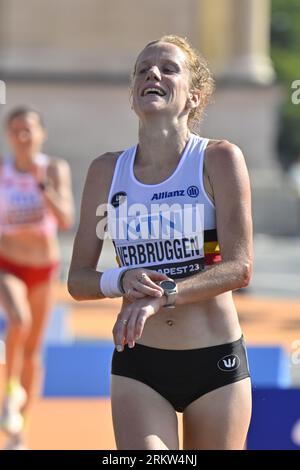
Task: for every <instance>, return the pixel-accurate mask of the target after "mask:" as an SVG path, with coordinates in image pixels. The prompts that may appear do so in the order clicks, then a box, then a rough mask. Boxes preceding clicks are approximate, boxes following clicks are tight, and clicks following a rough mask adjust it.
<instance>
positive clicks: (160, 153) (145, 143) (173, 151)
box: [137, 125, 191, 166]
mask: <svg viewBox="0 0 300 470" xmlns="http://www.w3.org/2000/svg"><path fill="white" fill-rule="evenodd" d="M190 135H191V133H190V131H189V129H188V127H187V126H182V127H169V128H167V127H163V126H147V127H145V126H142V125H140V129H139V146H138V152H137V161H138V163H139V164H141V165H144V164H145V165H147V166H148V165H153V166H155V165H156V164H161V163H162V161H163V162H164V164H168V163H172V162H174V161H177V160H179V159H180V156H181V154H182V152H183V149H184V148H185V146H186V144H187V142H188V140H189V138H190Z"/></svg>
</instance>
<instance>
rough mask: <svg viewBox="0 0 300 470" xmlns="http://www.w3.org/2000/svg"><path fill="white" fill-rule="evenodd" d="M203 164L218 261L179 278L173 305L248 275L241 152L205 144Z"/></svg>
mask: <svg viewBox="0 0 300 470" xmlns="http://www.w3.org/2000/svg"><path fill="white" fill-rule="evenodd" d="M205 167H206V170H207V172H208V176H209V179H210V181H211V183H212V187H213V193H214V198H215V207H216V219H217V233H218V241H219V245H220V250H221V256H222V261H221V262H220V263H218V264H216V265H214V266H212V267H211V268H209V269H208V270H207V271H204V272H201V273H199V274H197V275H195V276H193V277H189V278H187V279H184V280H182V281H179V282H178V295H177V300H176V304H177V305H180V304H188V303H194V302H198V301H201V300H206V299H209V298H211V297H215V296H216V295H218V294H221V293H223V292H226V291H230V290H234V289H238V288H240V287H245V286H247V285H248V283H249V281H250V278H251V273H252V256H253V255H252V217H251V192H250V182H249V176H248V171H247V168H246V164H245V159H244V156H243V154H242V152H241V150H240V149H239V148H238V147H237V146H236V145H233V144H231V143H229V142H226V141H222V142H219V143H217V144H214V145H212V147H211V148H209V147H208V148H207V151H206V158H205Z"/></svg>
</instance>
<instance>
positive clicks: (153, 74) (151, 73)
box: [147, 65, 161, 80]
mask: <svg viewBox="0 0 300 470" xmlns="http://www.w3.org/2000/svg"><path fill="white" fill-rule="evenodd" d="M148 79H150V80H151V79H155V80H160V79H161V74H160V70H159V68H158V67H157V66H156V65H154V66H153V67H151V68H150V69H149V70H148V72H147V80H148Z"/></svg>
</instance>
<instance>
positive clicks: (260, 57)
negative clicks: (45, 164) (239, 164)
mask: <svg viewBox="0 0 300 470" xmlns="http://www.w3.org/2000/svg"><path fill="white" fill-rule="evenodd" d="M269 29H270V0H221V1H220V0H152V1H151V2H147V1H146V0H122V1H118V0H110V1H109V2H107V1H105V0H51V1H50V0H27V1H26V2H21V1H19V0H0V80H4V81H5V84H6V94H7V96H6V105H0V117H1V116H3V115H4V114H5V113H6V112H7V111H8V110H9V109H10V108H12V107H13V106H14V105H16V104H27V103H28V104H32V105H35V106H36V107H38V108H39V109H41V110H42V111H43V112H44V114H45V116H46V122H47V126H48V130H49V140H48V142H47V145H46V151H47V152H49V153H50V154H53V155H59V156H62V157H64V158H67V159H68V160H69V162H70V164H71V165H72V169H73V182H74V189H75V194H76V202H77V207H79V201H80V197H81V191H82V187H83V183H84V178H85V175H86V171H87V167H88V164H89V163H90V161H91V160H92V159H93V158H95V157H96V156H98V155H100V154H101V153H103V152H105V151H107V150H121V149H123V148H125V147H126V146H130V145H132V144H133V143H134V142H135V141H136V138H137V120H136V118H135V116H134V114H133V113H132V111H131V109H130V105H129V93H128V83H129V74H130V71H131V68H132V65H133V63H134V61H135V58H136V55H137V54H138V52H139V51H140V50H141V48H143V46H144V45H145V44H146V43H147V42H149V41H150V40H152V39H156V38H158V37H159V36H161V35H162V34H166V33H174V34H179V35H182V36H187V37H188V39H190V41H191V42H192V43H193V45H194V46H195V47H196V48H198V49H199V50H200V51H202V52H203V54H204V55H205V56H206V57H207V58H208V60H209V63H210V65H211V68H212V70H213V71H214V73H215V75H216V77H217V80H218V85H217V92H216V95H215V99H214V103H213V104H212V105H211V106H210V107H209V108H208V110H207V113H206V117H205V119H204V121H203V123H202V125H201V128H200V132H201V133H203V134H205V135H207V136H208V137H213V138H220V139H222V138H226V139H228V140H231V141H233V142H235V143H237V144H238V145H240V146H241V147H242V149H243V151H244V153H245V156H246V159H247V164H248V167H249V170H250V173H251V180H252V186H253V212H254V222H255V230H256V231H258V232H266V233H275V234H293V233H296V231H297V228H298V227H297V223H298V222H297V217H296V216H295V217H294V216H293V213H294V211H295V214H296V213H297V204H296V201H295V200H294V197H293V195H292V194H290V193H289V192H288V190H287V189H286V185H285V180H284V179H283V176H282V174H281V171H280V169H279V166H278V163H277V156H276V149H275V140H276V134H277V128H278V124H277V119H278V107H279V104H280V99H281V97H280V90H279V88H278V87H277V85H275V82H274V71H273V68H272V63H271V60H270V57H269V46H270V39H269ZM1 132H2V131H1ZM5 151H6V149H5V144H4V139H3V132H2V133H1V134H0V152H1V153H3V152H5Z"/></svg>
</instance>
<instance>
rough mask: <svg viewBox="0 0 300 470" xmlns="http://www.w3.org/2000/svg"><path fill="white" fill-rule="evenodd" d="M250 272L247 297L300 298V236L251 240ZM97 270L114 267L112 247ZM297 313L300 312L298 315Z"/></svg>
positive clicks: (68, 242) (66, 245)
mask: <svg viewBox="0 0 300 470" xmlns="http://www.w3.org/2000/svg"><path fill="white" fill-rule="evenodd" d="M60 239H61V247H62V258H63V264H62V278H63V279H66V276H67V271H68V265H69V261H70V257H71V251H72V243H73V241H72V240H73V236H72V235H69V234H68V235H66V234H62V235H61V237H60ZM254 253H255V258H254V272H253V278H252V282H251V285H250V287H249V288H248V289H246V291H247V293H249V294H253V295H257V296H271V297H289V298H300V236H299V237H294V238H290V237H271V236H267V235H256V236H255V237H254ZM100 262H101V269H108V268H109V267H113V266H115V264H114V252H113V248H112V245H111V244H110V243H107V244H106V245H105V249H104V250H103V254H102V255H101V260H100ZM299 313H300V312H299Z"/></svg>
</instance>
